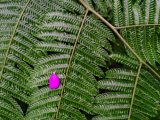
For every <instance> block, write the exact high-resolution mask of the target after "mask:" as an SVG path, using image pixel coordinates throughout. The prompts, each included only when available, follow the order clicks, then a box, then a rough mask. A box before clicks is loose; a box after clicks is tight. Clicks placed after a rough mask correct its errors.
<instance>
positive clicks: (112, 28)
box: [79, 0, 160, 79]
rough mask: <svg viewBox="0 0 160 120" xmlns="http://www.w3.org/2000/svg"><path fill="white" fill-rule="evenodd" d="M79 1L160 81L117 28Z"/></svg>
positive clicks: (82, 1) (159, 76) (81, 1)
mask: <svg viewBox="0 0 160 120" xmlns="http://www.w3.org/2000/svg"><path fill="white" fill-rule="evenodd" d="M79 1H80V3H81V4H82V5H83V6H84V7H85V8H86V9H88V10H89V11H90V12H92V13H93V14H94V15H96V16H97V17H98V18H99V19H100V20H102V22H104V23H105V24H106V25H107V26H108V27H109V28H110V29H111V30H112V31H113V32H114V33H115V34H116V35H117V37H118V38H119V39H120V40H121V41H122V42H123V43H124V45H125V46H126V47H127V48H128V49H129V50H130V51H131V52H132V54H133V55H134V56H135V57H136V58H137V60H138V61H139V62H140V63H142V64H144V65H145V66H146V67H147V68H148V69H149V70H150V71H151V72H153V73H154V74H155V75H156V76H157V77H158V78H159V79H160V75H159V74H158V73H157V72H156V71H155V70H154V69H152V68H151V67H150V66H149V65H148V64H147V63H145V62H144V61H143V60H142V59H141V58H140V56H139V55H138V54H137V53H136V52H135V51H134V50H133V48H132V47H131V46H130V45H129V44H128V43H127V42H126V40H125V39H124V38H123V37H122V36H121V34H120V33H119V32H118V31H117V29H116V27H114V26H113V25H112V24H110V23H109V22H108V21H107V20H106V19H104V18H103V17H102V16H101V15H100V14H99V13H97V12H96V11H95V10H94V9H92V8H91V7H90V6H89V5H88V4H87V3H86V2H84V0H79Z"/></svg>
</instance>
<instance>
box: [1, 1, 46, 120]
mask: <svg viewBox="0 0 160 120" xmlns="http://www.w3.org/2000/svg"><path fill="white" fill-rule="evenodd" d="M40 4H42V2H39V0H37V1H36V2H35V1H34V0H24V1H21V0H16V1H10V2H9V1H7V0H3V1H1V2H0V17H1V18H0V36H1V38H0V91H1V94H2V95H0V101H1V103H2V104H1V106H0V117H2V118H4V120H6V119H7V120H8V119H11V120H14V119H17V120H23V112H22V111H21V110H19V109H18V110H17V108H19V106H18V105H17V103H16V102H15V100H14V99H16V100H17V99H18V100H19V101H22V102H24V103H29V99H28V96H29V95H30V94H31V91H32V90H31V89H30V86H29V82H30V79H29V76H30V73H31V71H32V70H33V65H34V64H35V62H36V59H37V58H38V57H39V56H40V53H39V55H38V52H37V51H35V50H33V49H32V48H33V47H34V45H35V43H36V42H37V41H38V40H37V38H35V37H34V34H37V33H38V32H39V28H37V27H36V24H39V23H40V20H39V17H40V16H41V15H42V14H44V13H43V12H45V9H42V8H43V7H42V6H41V5H40ZM39 6H41V9H40V8H39ZM31 49H32V51H31ZM4 95H5V96H4ZM6 96H8V97H6ZM11 98H14V99H11ZM3 99H5V101H4V100H3ZM7 101H11V102H13V103H14V104H13V105H12V103H11V102H10V103H9V102H7ZM5 102H7V103H5ZM11 105H12V106H11ZM15 105H16V106H15ZM7 116H8V117H7Z"/></svg>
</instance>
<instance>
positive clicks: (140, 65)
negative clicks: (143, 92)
mask: <svg viewBox="0 0 160 120" xmlns="http://www.w3.org/2000/svg"><path fill="white" fill-rule="evenodd" d="M141 68H142V63H140V64H139V68H138V72H137V75H136V80H135V84H134V89H133V93H132V99H131V105H130V109H129V114H128V120H130V119H131V114H132V108H133V102H134V98H135V93H136V88H137V83H138V79H139V75H140V72H141Z"/></svg>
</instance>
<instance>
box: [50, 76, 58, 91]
mask: <svg viewBox="0 0 160 120" xmlns="http://www.w3.org/2000/svg"><path fill="white" fill-rule="evenodd" d="M48 82H49V88H50V89H57V88H58V87H59V86H60V79H59V77H58V75H57V74H56V73H52V74H51V76H50V78H49V81H48Z"/></svg>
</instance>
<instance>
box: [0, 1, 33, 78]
mask: <svg viewBox="0 0 160 120" xmlns="http://www.w3.org/2000/svg"><path fill="white" fill-rule="evenodd" d="M30 1H31V0H28V1H27V3H26V5H25V6H24V8H23V10H22V12H21V13H20V15H19V18H18V20H17V22H16V25H15V28H14V30H13V33H12V35H11V38H10V41H9V45H8V49H7V51H6V55H5V57H4V63H3V66H2V70H1V75H0V80H1V78H2V74H3V71H4V67H5V65H6V61H7V56H8V54H9V50H10V48H11V45H12V41H13V38H14V36H15V34H16V30H17V28H18V25H19V24H20V21H21V18H22V16H23V15H24V12H25V10H26V8H27V6H28V4H29V2H30Z"/></svg>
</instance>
